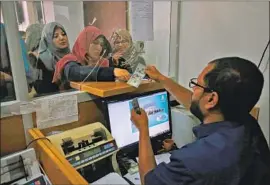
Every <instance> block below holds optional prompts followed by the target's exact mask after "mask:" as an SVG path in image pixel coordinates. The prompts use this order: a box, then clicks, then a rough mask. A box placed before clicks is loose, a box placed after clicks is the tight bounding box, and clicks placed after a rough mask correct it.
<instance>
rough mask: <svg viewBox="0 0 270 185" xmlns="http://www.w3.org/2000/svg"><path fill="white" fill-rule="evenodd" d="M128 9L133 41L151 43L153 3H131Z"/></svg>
mask: <svg viewBox="0 0 270 185" xmlns="http://www.w3.org/2000/svg"><path fill="white" fill-rule="evenodd" d="M129 7H130V21H131V34H132V38H133V40H135V41H153V40H154V31H153V1H131V2H130V6H129Z"/></svg>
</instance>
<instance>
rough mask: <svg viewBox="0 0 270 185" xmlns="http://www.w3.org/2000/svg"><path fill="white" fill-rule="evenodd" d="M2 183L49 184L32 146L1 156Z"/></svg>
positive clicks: (12, 184) (10, 184)
mask: <svg viewBox="0 0 270 185" xmlns="http://www.w3.org/2000/svg"><path fill="white" fill-rule="evenodd" d="M1 184H3V185H4V184H9V185H15V184H23V185H49V184H51V183H50V181H49V179H48V178H47V177H46V175H45V174H42V173H41V171H40V167H39V162H38V161H37V159H36V153H35V150H34V149H32V148H30V149H27V150H23V151H20V152H17V153H14V154H11V155H8V156H5V157H3V158H1Z"/></svg>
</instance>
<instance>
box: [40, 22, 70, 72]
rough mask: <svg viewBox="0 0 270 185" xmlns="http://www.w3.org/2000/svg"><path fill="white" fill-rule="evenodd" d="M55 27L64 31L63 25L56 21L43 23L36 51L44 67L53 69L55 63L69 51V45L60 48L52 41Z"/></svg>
mask: <svg viewBox="0 0 270 185" xmlns="http://www.w3.org/2000/svg"><path fill="white" fill-rule="evenodd" d="M56 28H61V29H62V30H63V32H65V33H66V31H65V29H64V27H63V26H62V25H61V24H59V23H57V22H50V23H48V24H46V25H45V27H44V28H43V31H42V35H41V40H40V43H39V48H38V53H39V58H40V59H41V61H42V62H43V63H44V65H45V67H46V68H47V69H48V70H50V71H53V70H54V69H55V65H56V63H57V62H58V61H59V60H60V59H61V58H62V57H64V56H65V55H66V54H69V53H70V49H69V47H67V48H64V49H60V48H57V47H56V46H55V45H54V43H53V35H54V31H55V29H56Z"/></svg>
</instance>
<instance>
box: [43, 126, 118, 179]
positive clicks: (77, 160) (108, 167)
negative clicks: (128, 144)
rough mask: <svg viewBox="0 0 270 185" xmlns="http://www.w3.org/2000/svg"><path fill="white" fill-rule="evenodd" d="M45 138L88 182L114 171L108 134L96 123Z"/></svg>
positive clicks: (113, 147)
mask: <svg viewBox="0 0 270 185" xmlns="http://www.w3.org/2000/svg"><path fill="white" fill-rule="evenodd" d="M47 138H48V139H49V140H50V141H51V142H52V144H53V145H54V146H55V147H56V148H57V149H58V150H59V151H60V153H61V154H62V155H64V156H65V158H66V159H67V160H68V161H69V163H70V164H71V165H72V166H73V167H74V168H75V169H77V171H78V172H79V173H80V174H81V175H82V176H83V177H84V178H85V179H86V180H87V181H88V182H90V183H91V182H94V181H96V180H97V179H99V178H101V177H103V176H104V175H106V174H108V173H110V172H113V171H114V170H113V166H112V161H111V158H112V155H113V154H115V153H116V152H117V151H118V148H117V145H116V142H115V140H114V139H113V137H112V136H111V134H110V132H109V131H108V130H107V129H106V128H105V127H104V126H103V125H102V124H101V123H100V122H96V123H91V124H88V125H86V126H82V127H78V128H74V129H71V130H68V131H65V132H62V133H60V134H55V135H51V136H48V137H47Z"/></svg>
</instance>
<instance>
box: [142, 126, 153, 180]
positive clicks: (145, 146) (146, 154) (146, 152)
mask: <svg viewBox="0 0 270 185" xmlns="http://www.w3.org/2000/svg"><path fill="white" fill-rule="evenodd" d="M156 166H157V164H156V161H155V156H154V153H153V149H152V145H151V141H150V137H149V130H148V128H147V129H145V130H142V131H140V140H139V170H140V177H141V182H142V184H144V177H145V175H146V174H147V173H148V172H149V171H151V170H153V169H154V168H155V167H156Z"/></svg>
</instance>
